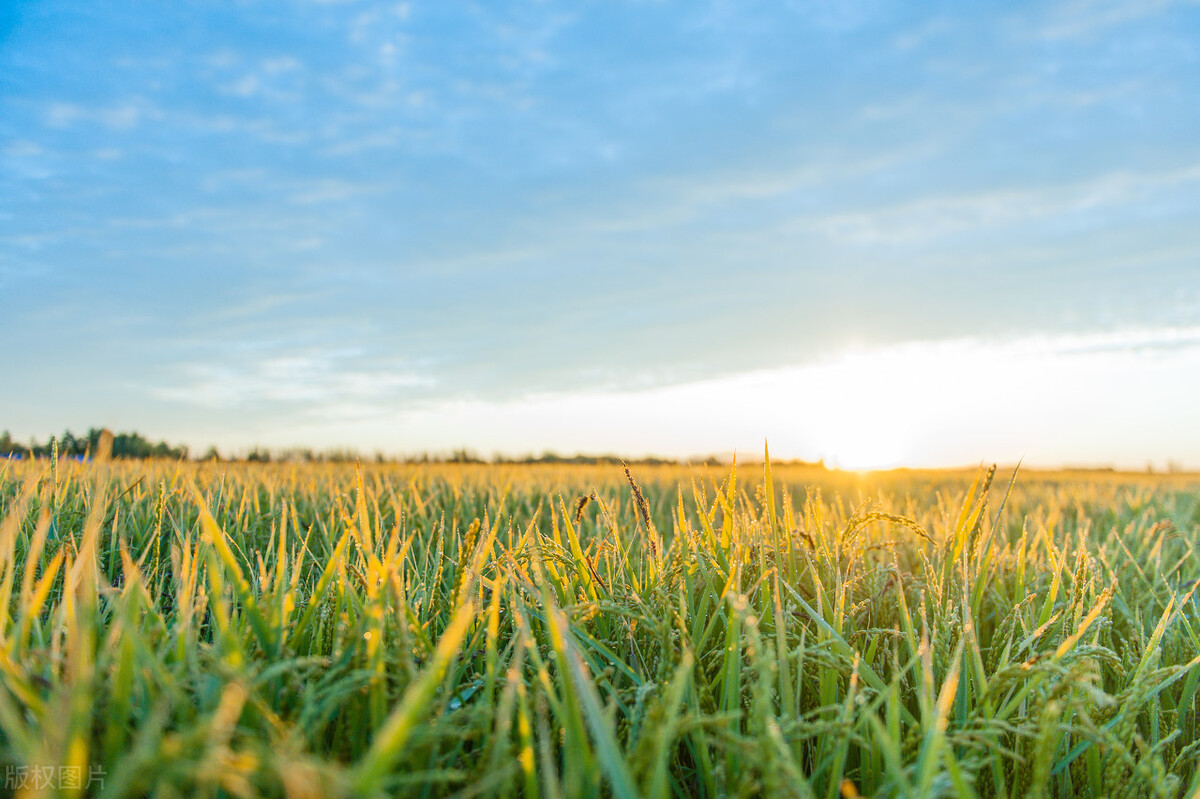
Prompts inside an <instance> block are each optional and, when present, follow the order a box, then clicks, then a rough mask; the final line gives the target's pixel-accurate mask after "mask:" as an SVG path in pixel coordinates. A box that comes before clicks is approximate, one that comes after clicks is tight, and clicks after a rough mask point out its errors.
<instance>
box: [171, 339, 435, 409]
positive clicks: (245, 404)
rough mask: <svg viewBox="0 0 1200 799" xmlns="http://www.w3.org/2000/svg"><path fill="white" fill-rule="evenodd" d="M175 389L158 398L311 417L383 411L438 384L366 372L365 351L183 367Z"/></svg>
mask: <svg viewBox="0 0 1200 799" xmlns="http://www.w3.org/2000/svg"><path fill="white" fill-rule="evenodd" d="M181 371H182V372H183V376H182V378H181V379H180V380H179V381H178V382H177V383H175V384H172V385H165V386H154V387H152V389H151V392H152V394H153V396H155V397H157V398H159V399H164V400H171V401H175V402H181V403H185V404H191V405H199V406H203V407H207V408H217V409H239V408H240V409H254V410H262V409H264V408H266V407H271V406H285V407H289V408H292V409H300V410H301V411H302V413H303V415H305V416H309V417H321V416H325V415H329V414H331V413H340V412H341V411H340V410H339V409H342V408H344V407H347V406H348V405H352V404H355V403H357V404H361V405H363V406H369V407H372V408H378V407H379V405H380V403H385V402H386V401H387V400H389V399H396V398H397V397H402V396H404V395H405V393H406V392H411V391H412V390H413V389H419V388H429V387H431V386H433V385H435V380H434V379H433V378H432V377H431V376H430V375H428V374H425V373H421V372H417V371H412V370H411V369H405V368H397V367H392V368H388V367H386V366H375V367H373V368H366V367H364V366H363V365H362V353H361V351H358V350H354V349H333V350H309V351H306V352H297V353H286V354H279V353H276V354H271V355H269V356H267V357H263V358H260V359H257V360H256V359H243V360H242V362H240V363H228V362H201V363H192V364H187V365H185V366H183V367H182V370H181Z"/></svg>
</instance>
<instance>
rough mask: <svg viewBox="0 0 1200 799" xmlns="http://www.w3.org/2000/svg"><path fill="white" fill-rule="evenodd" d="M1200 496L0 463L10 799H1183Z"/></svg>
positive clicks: (746, 470)
mask: <svg viewBox="0 0 1200 799" xmlns="http://www.w3.org/2000/svg"><path fill="white" fill-rule="evenodd" d="M1198 534H1200V479H1198V478H1196V477H1189V476H1186V475H1178V476H1151V475H1137V474H1117V473H1102V472H1090V473H1035V472H1028V473H1027V472H1024V471H1020V472H1017V473H1016V475H1015V478H1014V476H1013V474H1012V472H1011V470H1009V471H1007V472H1006V471H1001V472H999V473H997V472H996V471H995V470H980V471H979V472H978V473H973V472H938V473H925V472H893V473H881V474H873V475H870V474H868V475H857V474H849V473H841V472H830V471H825V470H823V469H819V468H814V467H801V466H787V465H776V466H774V467H772V466H771V465H770V464H769V462H767V463H763V462H759V463H757V464H746V463H740V464H738V465H737V466H736V467H728V466H726V467H694V468H691V467H671V466H659V467H633V468H632V469H631V471H630V472H629V473H628V474H627V473H626V471H625V470H623V469H622V468H621V467H619V466H616V467H614V466H561V465H556V466H539V465H506V466H490V465H450V464H443V465H421V466H416V465H414V466H400V465H376V464H371V465H363V466H361V467H356V466H354V465H336V464H315V465H287V464H265V465H261V464H240V465H235V464H220V463H205V464H195V463H187V462H181V463H174V462H121V461H117V462H111V463H91V464H89V463H76V462H73V461H72V462H67V461H62V462H56V461H54V460H41V461H25V462H6V463H0V770H3V777H4V780H5V791H4V793H5V794H10V795H12V794H15V795H19V796H42V795H46V796H50V795H64V796H82V795H88V796H105V797H191V796H198V797H217V796H230V797H257V796H271V797H289V798H293V797H295V798H297V799H299V797H339V796H341V797H352V796H353V797H358V796H364V797H369V796H393V795H400V796H419V797H440V796H458V797H464V798H465V797H476V796H479V797H487V796H526V797H545V798H546V799H558V798H559V797H563V798H564V799H565V798H568V797H572V798H573V797H607V796H613V797H621V798H622V799H624V798H625V797H640V796H647V797H690V796H708V797H717V796H739V797H740V796H747V797H749V796H773V797H775V796H778V797H821V798H822V799H835V797H855V796H878V797H908V796H912V797H926V796H963V797H973V796H980V797H1018V796H1032V797H1050V796H1056V797H1066V796H1095V797H1099V796H1109V797H1142V796H1152V797H1184V796H1187V797H1191V796H1197V795H1198V792H1200V776H1198V770H1197V759H1198V758H1200V717H1198V712H1200V703H1198V702H1197V698H1196V696H1197V687H1198V684H1200V638H1198V637H1197V635H1198V633H1200V629H1198V626H1200V618H1198V616H1200V607H1198V606H1200V602H1198V601H1197V599H1196V597H1195V593H1196V591H1197V582H1196V580H1197V578H1200V537H1198Z"/></svg>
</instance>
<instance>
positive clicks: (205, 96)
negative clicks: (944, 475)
mask: <svg viewBox="0 0 1200 799" xmlns="http://www.w3.org/2000/svg"><path fill="white" fill-rule="evenodd" d="M1197 30H1200V6H1198V5H1197V4H1195V3H1185V2H1125V1H1124V0H1108V1H1107V2H1081V1H1078V0H1072V1H1071V2H1058V3H1053V2H1051V3H1036V4H1035V3H990V4H989V3H978V4H970V5H969V6H964V5H960V4H940V3H937V4H935V3H907V2H893V3H888V2H862V3H839V2H793V3H779V2H773V3H752V2H741V3H733V2H709V3H704V2H668V1H666V0H663V1H662V2H603V3H601V2H593V3H558V2H554V1H553V0H542V1H540V2H510V3H487V4H484V3H456V2H422V0H413V2H406V3H384V4H375V3H369V2H353V1H351V2H271V3H267V2H203V3H200V2H196V3H186V2H181V3H169V4H167V3H141V2H129V1H128V0H123V1H122V2H111V3H109V2H87V3H78V2H69V3H68V2H46V3H15V4H13V3H8V4H6V5H5V6H4V9H3V10H0V297H2V298H3V308H4V310H3V313H2V314H0V340H2V341H3V342H4V344H5V346H4V350H5V351H6V353H7V354H6V355H5V356H3V362H2V363H3V367H2V371H3V374H4V383H5V386H4V389H3V391H2V392H0V427H7V428H9V429H10V430H12V432H13V433H14V434H15V435H18V436H30V435H37V436H38V437H39V438H44V437H45V436H47V435H48V434H49V433H51V432H56V431H60V430H61V429H63V428H64V427H68V426H70V427H72V428H74V429H77V430H78V429H80V428H84V427H87V426H89V425H92V424H108V425H112V426H115V427H119V428H122V429H126V428H136V429H139V430H142V431H143V432H146V433H148V434H150V435H153V436H156V437H165V438H169V439H171V440H180V441H186V442H188V443H190V444H192V445H193V446H194V447H198V448H203V447H204V446H206V445H207V444H208V443H218V444H220V445H221V446H223V447H225V448H231V449H237V448H239V447H243V448H244V447H248V446H250V445H252V444H264V445H269V446H286V445H289V444H307V445H313V446H318V447H321V446H333V445H348V446H354V447H358V448H361V449H363V450H365V451H371V450H374V449H382V450H385V451H389V452H404V451H415V450H421V449H434V450H437V449H449V448H451V447H456V446H459V445H467V446H471V447H474V448H476V449H478V450H480V451H481V452H484V453H485V454H486V453H489V452H491V451H493V450H502V451H506V452H509V453H513V454H517V453H521V452H525V451H541V450H542V449H546V448H553V449H556V450H558V451H567V452H569V451H575V450H578V449H587V450H590V451H596V450H614V449H615V450H620V451H623V452H626V453H628V454H641V453H644V452H661V453H663V454H688V453H703V452H711V451H729V450H732V449H735V448H740V449H742V450H745V449H746V448H747V447H750V448H757V447H759V446H761V441H762V439H763V438H764V437H767V438H770V439H771V440H772V441H773V442H779V443H778V444H777V445H774V446H773V448H774V449H776V450H782V452H781V454H783V455H791V456H797V457H814V456H825V457H827V458H830V459H833V460H839V459H840V460H842V461H845V462H847V463H850V462H851V461H858V462H861V463H863V464H870V465H874V464H884V463H889V462H893V461H895V462H900V461H904V462H913V463H930V464H933V463H939V464H940V463H970V462H977V461H979V460H986V459H997V458H1007V457H1013V458H1014V459H1015V457H1021V456H1022V455H1024V456H1025V457H1027V458H1032V459H1033V460H1034V461H1035V462H1042V463H1045V464H1054V463H1062V462H1116V463H1122V464H1126V465H1141V464H1143V463H1145V462H1146V461H1147V460H1152V461H1158V462H1162V461H1165V460H1166V459H1173V460H1178V461H1181V462H1185V463H1188V464H1191V465H1195V466H1200V425H1197V424H1196V421H1195V416H1194V413H1193V412H1192V411H1191V405H1190V404H1189V403H1188V401H1187V397H1188V396H1189V395H1194V394H1195V393H1196V391H1197V390H1200V378H1198V377H1194V376H1193V375H1195V374H1200V369H1196V367H1197V366H1200V333H1198V331H1200V224H1197V219H1198V218H1200V39H1198V38H1197V36H1196V35H1195V31H1197ZM935 354H936V355H937V356H938V358H940V359H941V360H937V359H933V355H935ZM1047 359H1049V360H1047ZM963 360H967V361H970V362H971V363H972V364H983V365H984V366H985V367H988V365H990V367H989V368H982V369H979V370H973V369H972V370H968V369H963V368H962V361H963ZM848 364H849V365H848ZM806 370H807V371H806ZM847 370H850V371H847ZM855 370H858V371H855ZM862 370H870V371H873V372H874V373H875V374H877V375H878V374H883V373H889V374H890V377H889V378H888V380H887V381H883V380H871V379H864V377H863V375H862V374H860V373H859V372H861V371H862ZM968 372H969V373H971V374H972V375H973V377H972V378H971V379H972V380H974V381H975V382H973V383H968V382H967V380H966V377H965V375H966V374H967V373H968ZM948 375H949V376H950V377H953V376H955V375H960V376H963V377H962V379H961V380H958V381H955V380H953V379H949V380H947V376H948ZM747 381H749V382H747ZM942 381H945V385H943V384H942ZM1106 381H1107V382H1106ZM1110 382H1111V385H1109V383H1110ZM933 385H937V386H940V388H939V392H938V393H937V395H936V396H932V397H928V396H927V397H926V398H925V400H923V401H922V402H915V401H913V400H912V398H913V397H915V396H924V395H926V394H927V393H928V387H930V386H933ZM737 387H741V388H737ZM730 392H734V393H732V394H731V393H730ZM747 392H751V393H757V396H755V397H747V396H746V393H747ZM1029 394H1033V395H1035V396H1036V397H1038V399H1037V401H1036V402H1027V401H1026V399H1025V398H1026V397H1027V396H1028V395H1029ZM767 397H771V398H772V399H771V400H770V401H769V402H767V401H765V400H766V398H767ZM898 397H906V398H907V399H906V400H905V401H898V399H897V398H898ZM718 398H722V401H721V402H718ZM668 399H671V400H672V402H674V403H675V406H674V408H672V406H671V404H670V402H668V401H667V400H668ZM656 403H657V404H656ZM938 403H945V408H944V410H943V411H942V412H939V413H937V414H933V415H931V414H930V413H928V409H929V408H937V407H941V406H940V405H939V404H938ZM684 404H686V405H687V406H688V408H689V409H690V410H689V412H688V413H686V414H685V413H681V412H679V407H680V406H681V405H684ZM731 404H732V405H733V407H729V406H730V405H731ZM1080 406H1086V407H1087V408H1088V409H1089V413H1076V412H1073V411H1072V409H1074V408H1078V407H1080ZM851 407H852V408H854V409H855V413H856V414H857V415H856V416H855V417H854V418H850V417H847V418H842V419H839V418H835V417H837V415H838V413H839V409H842V411H841V412H842V413H843V415H845V411H844V409H846V408H851ZM1018 407H1020V408H1021V410H1020V414H1019V415H1017V412H1016V411H1015V410H1014V409H1016V408H1018ZM655 408H659V411H655V410H654V409H655ZM922 408H925V411H922V410H921V409H922ZM905 409H907V410H905ZM955 409H965V410H964V418H963V420H962V421H960V422H958V423H956V424H957V425H958V426H957V427H953V428H952V427H951V426H950V424H949V422H948V421H947V420H948V419H950V418H951V417H952V416H953V415H954V413H953V412H954V411H955ZM968 411H969V412H968ZM1091 412H1095V413H1097V414H1099V416H1098V418H1092V416H1091ZM693 413H694V414H695V416H693V415H692V414H693ZM656 414H657V415H656ZM918 417H919V418H918ZM972 418H975V419H976V421H975V422H971V421H970V420H971V419H972ZM854 419H858V420H859V421H858V422H856V421H854ZM839 425H840V426H841V427H842V428H845V429H846V430H851V429H853V430H855V431H857V432H854V433H850V432H847V433H845V434H844V435H843V436H842V437H841V438H838V436H831V434H830V433H829V429H836V428H838V427H839ZM1097 425H1098V426H1100V427H1101V428H1103V429H1096V426H1097ZM894 428H903V429H904V431H905V436H906V442H907V443H904V444H903V445H900V444H895V443H894V442H893V444H890V445H889V444H887V442H886V441H885V439H887V436H886V435H885V433H886V431H887V430H888V429H894ZM864 431H867V432H864ZM869 431H874V432H869ZM1001 433H1003V435H1001ZM850 439H854V441H851V440H850ZM610 443H611V446H605V444H610ZM850 450H855V451H858V452H861V453H863V454H861V455H859V456H855V457H849V456H846V455H845V453H846V452H848V451H850ZM885 451H886V452H889V453H891V454H888V455H885V454H884V452H885ZM839 453H840V454H839Z"/></svg>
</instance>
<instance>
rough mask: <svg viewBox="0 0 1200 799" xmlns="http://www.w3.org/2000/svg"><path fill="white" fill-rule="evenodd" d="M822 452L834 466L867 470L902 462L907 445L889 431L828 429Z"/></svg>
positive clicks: (890, 467) (900, 464)
mask: <svg viewBox="0 0 1200 799" xmlns="http://www.w3.org/2000/svg"><path fill="white" fill-rule="evenodd" d="M825 453H826V454H825V461H826V463H828V464H829V465H830V466H833V467H834V468H837V469H845V470H848V471H855V472H868V471H877V470H881V469H894V468H896V467H898V466H903V465H904V464H905V462H906V458H907V457H908V448H907V446H906V445H905V442H904V441H902V440H901V439H900V437H899V436H897V435H896V434H895V433H894V432H893V431H880V430H871V429H869V428H868V429H845V430H841V431H836V432H835V431H831V435H830V440H829V442H828V443H827V444H826V446H825Z"/></svg>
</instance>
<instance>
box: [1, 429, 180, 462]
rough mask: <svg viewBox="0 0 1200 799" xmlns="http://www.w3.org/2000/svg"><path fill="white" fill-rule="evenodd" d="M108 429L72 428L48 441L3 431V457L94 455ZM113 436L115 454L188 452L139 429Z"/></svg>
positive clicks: (139, 455) (173, 455)
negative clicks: (17, 437) (25, 441)
mask: <svg viewBox="0 0 1200 799" xmlns="http://www.w3.org/2000/svg"><path fill="white" fill-rule="evenodd" d="M105 432H106V431H105V430H104V429H103V428H98V427H92V428H89V429H88V431H87V433H85V434H83V435H78V436H77V435H75V434H74V433H72V432H71V431H70V430H67V431H65V432H64V433H63V434H62V435H61V436H51V437H50V439H49V440H48V441H46V442H45V443H39V442H38V441H37V439H32V440H30V442H29V443H28V444H23V443H21V442H20V441H17V440H15V439H13V437H12V435H11V434H10V433H9V432H8V431H7V430H5V431H3V432H0V457H9V458H12V457H16V458H48V457H51V456H52V455H53V454H54V453H55V450H57V452H58V457H60V458H78V459H83V458H87V457H89V456H92V455H94V454H95V453H96V452H97V451H99V449H100V439H101V437H102V436H103V435H104V433H105ZM110 435H111V436H112V457H114V458H132V459H145V458H170V459H172V460H179V459H181V458H186V457H187V456H188V448H187V446H185V445H183V444H180V445H177V446H172V445H171V444H168V443H167V442H166V441H151V440H150V439H148V438H146V437H145V436H143V435H142V434H141V433H138V432H129V433H110Z"/></svg>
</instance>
